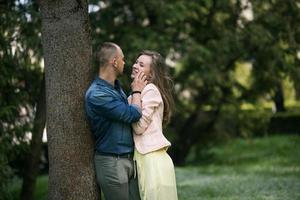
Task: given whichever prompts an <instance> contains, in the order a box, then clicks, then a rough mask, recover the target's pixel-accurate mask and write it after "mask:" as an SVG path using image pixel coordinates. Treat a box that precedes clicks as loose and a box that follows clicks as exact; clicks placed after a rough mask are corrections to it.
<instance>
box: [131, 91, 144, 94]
mask: <svg viewBox="0 0 300 200" xmlns="http://www.w3.org/2000/svg"><path fill="white" fill-rule="evenodd" d="M135 93H138V94H142V92H141V91H137V90H136V91H132V92H131V95H133V94H135Z"/></svg>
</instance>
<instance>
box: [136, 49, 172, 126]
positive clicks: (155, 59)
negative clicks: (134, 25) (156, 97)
mask: <svg viewBox="0 0 300 200" xmlns="http://www.w3.org/2000/svg"><path fill="white" fill-rule="evenodd" d="M141 55H146V56H150V57H151V58H152V62H151V64H150V75H151V78H150V80H149V82H150V83H153V84H154V85H155V86H156V87H158V90H159V92H160V94H161V96H162V99H163V103H164V116H163V126H166V125H167V124H168V123H169V121H170V118H171V115H172V110H173V108H174V99H173V96H172V80H171V78H170V76H169V75H168V71H167V66H166V65H165V60H164V58H163V57H162V56H161V55H160V54H159V53H158V52H155V51H150V50H144V51H142V52H141V53H140V54H139V55H138V57H140V56H141Z"/></svg>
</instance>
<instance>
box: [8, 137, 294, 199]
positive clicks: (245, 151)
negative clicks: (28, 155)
mask: <svg viewBox="0 0 300 200" xmlns="http://www.w3.org/2000/svg"><path fill="white" fill-rule="evenodd" d="M207 153H208V154H209V155H210V159H209V160H210V161H209V163H208V162H206V163H204V162H203V163H201V162H200V164H198V165H197V166H195V165H193V166H186V167H177V168H176V177H177V184H178V195H179V199H180V200H197V199H203V200H209V199H222V200H223V199H224V200H226V199H227V200H243V199H245V200H247V199H251V200H252V199H253V200H273V199H274V200H275V199H278V200H297V199H299V200H300V137H299V136H272V137H266V138H257V139H248V140H244V139H243V140H242V139H238V140H233V141H231V142H229V143H227V144H226V145H222V146H216V147H213V148H210V149H209V150H208V152H207ZM47 183H48V177H47V176H40V177H39V179H38V184H37V190H36V193H35V197H36V199H38V200H40V199H47ZM20 184H21V182H20V181H19V180H16V181H15V183H14V185H13V186H12V190H13V191H14V195H15V196H16V198H15V199H18V198H17V196H18V194H19V191H20ZM170 200H171V199H170Z"/></svg>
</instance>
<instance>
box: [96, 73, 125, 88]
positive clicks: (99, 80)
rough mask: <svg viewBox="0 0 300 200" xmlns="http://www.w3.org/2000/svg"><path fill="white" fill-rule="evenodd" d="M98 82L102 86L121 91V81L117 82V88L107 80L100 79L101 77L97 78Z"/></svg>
mask: <svg viewBox="0 0 300 200" xmlns="http://www.w3.org/2000/svg"><path fill="white" fill-rule="evenodd" d="M95 80H96V82H97V83H100V84H101V85H104V86H107V87H109V88H111V89H120V88H121V86H120V81H119V80H117V79H116V80H115V86H113V85H112V84H110V83H109V82H107V81H106V80H104V79H102V78H100V77H99V76H96V79H95Z"/></svg>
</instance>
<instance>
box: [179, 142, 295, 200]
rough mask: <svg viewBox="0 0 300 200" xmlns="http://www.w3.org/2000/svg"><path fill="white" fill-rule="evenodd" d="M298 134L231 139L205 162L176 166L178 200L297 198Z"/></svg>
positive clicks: (213, 152)
mask: <svg viewBox="0 0 300 200" xmlns="http://www.w3.org/2000/svg"><path fill="white" fill-rule="evenodd" d="M299 143H300V137H299V136H288V137H287V136H272V137H267V138H260V139H250V140H242V139H240V140H234V141H231V142H229V143H227V144H225V145H223V146H218V147H214V148H211V149H210V150H209V151H208V152H209V154H210V155H211V156H212V157H213V158H212V159H211V160H210V162H209V163H203V164H202V165H199V166H190V167H182V168H179V167H177V168H176V176H177V184H178V192H179V197H180V198H179V199H181V200H194V199H195V200H197V199H203V200H206V199H224V200H225V199H228V200H229V199H230V200H235V199H236V200H240V199H253V200H260V199H261V200H263V199H266V200H269V199H270V200H273V199H274V200H275V199H278V200H279V199H280V200H281V199H284V200H289V199H290V200H295V199H300V190H299V188H300V156H299V155H300V147H299Z"/></svg>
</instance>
